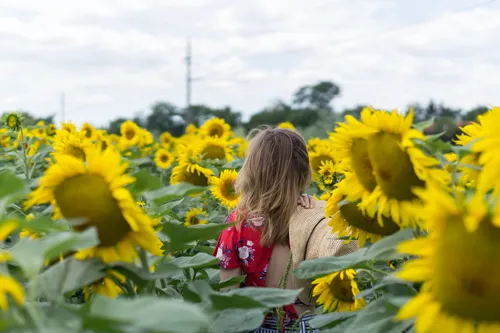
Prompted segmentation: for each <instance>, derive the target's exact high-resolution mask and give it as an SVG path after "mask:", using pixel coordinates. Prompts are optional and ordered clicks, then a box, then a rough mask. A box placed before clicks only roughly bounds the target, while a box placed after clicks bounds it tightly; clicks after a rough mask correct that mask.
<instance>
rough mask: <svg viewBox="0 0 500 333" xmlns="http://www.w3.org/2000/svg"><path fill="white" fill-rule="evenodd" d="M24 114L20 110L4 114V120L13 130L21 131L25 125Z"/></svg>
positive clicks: (6, 125) (7, 126)
mask: <svg viewBox="0 0 500 333" xmlns="http://www.w3.org/2000/svg"><path fill="white" fill-rule="evenodd" d="M23 121H24V116H23V115H22V114H21V113H19V112H9V113H6V114H4V116H3V117H2V122H3V123H4V125H5V127H6V128H8V129H10V130H11V131H15V132H17V131H19V130H20V129H21V127H22V126H23Z"/></svg>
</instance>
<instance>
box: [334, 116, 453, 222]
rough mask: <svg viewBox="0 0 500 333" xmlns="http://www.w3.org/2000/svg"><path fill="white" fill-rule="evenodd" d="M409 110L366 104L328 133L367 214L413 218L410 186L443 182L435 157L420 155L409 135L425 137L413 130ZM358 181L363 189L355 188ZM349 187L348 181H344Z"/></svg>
mask: <svg viewBox="0 0 500 333" xmlns="http://www.w3.org/2000/svg"><path fill="white" fill-rule="evenodd" d="M412 123H413V111H410V112H409V113H408V115H407V116H406V117H403V116H401V115H399V114H398V113H397V111H396V110H394V111H392V112H385V111H383V110H382V111H381V110H374V109H371V108H365V109H364V110H363V111H362V112H361V121H358V120H357V119H355V118H354V117H352V116H347V117H346V122H345V123H340V124H339V126H338V128H337V129H336V131H335V133H332V134H331V135H330V138H331V140H332V142H333V146H334V150H335V151H336V153H337V156H336V157H337V159H338V160H339V161H341V162H340V166H339V169H343V170H347V171H352V173H353V177H351V178H350V179H351V180H352V181H353V184H352V187H353V188H354V187H356V192H357V193H359V194H361V196H360V197H358V198H354V197H352V195H351V199H350V200H349V201H351V202H354V201H357V200H359V199H361V202H360V203H359V207H360V208H361V210H362V211H363V212H365V213H367V214H368V215H369V216H370V217H373V216H374V215H375V214H378V219H379V221H382V219H383V216H386V217H389V218H391V219H392V220H393V221H394V222H396V223H397V224H400V225H412V224H415V223H417V221H416V219H415V216H414V215H413V214H412V211H413V210H414V206H415V205H418V204H419V201H418V200H417V198H416V196H415V194H414V193H413V189H414V188H416V187H417V188H418V187H423V186H424V185H425V183H428V182H430V183H436V184H441V185H443V186H444V185H447V184H449V182H450V181H451V177H450V174H449V173H448V172H446V170H444V169H442V168H441V167H440V163H439V161H438V160H437V159H435V158H433V157H430V156H427V155H425V154H424V153H423V152H422V151H421V150H420V149H419V148H418V147H417V146H415V144H414V142H413V140H416V139H418V140H421V141H425V136H424V135H423V134H422V133H421V132H419V131H418V130H415V129H412ZM359 184H361V186H362V189H363V191H361V192H359V191H358V188H357V187H358V186H359ZM346 186H347V187H351V185H349V186H348V185H347V184H346Z"/></svg>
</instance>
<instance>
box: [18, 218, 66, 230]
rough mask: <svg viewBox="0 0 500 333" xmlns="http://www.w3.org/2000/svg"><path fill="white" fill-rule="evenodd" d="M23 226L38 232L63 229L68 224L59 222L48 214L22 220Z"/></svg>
mask: <svg viewBox="0 0 500 333" xmlns="http://www.w3.org/2000/svg"><path fill="white" fill-rule="evenodd" d="M20 225H21V228H23V229H27V230H30V231H32V232H34V233H36V234H40V233H50V232H54V231H63V230H65V229H67V228H66V226H64V225H62V224H60V223H57V222H56V221H54V220H53V219H51V218H50V217H48V216H46V215H40V216H38V217H36V218H35V219H34V220H31V221H26V220H24V221H20Z"/></svg>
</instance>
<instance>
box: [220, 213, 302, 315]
mask: <svg viewBox="0 0 500 333" xmlns="http://www.w3.org/2000/svg"><path fill="white" fill-rule="evenodd" d="M235 217H236V216H235V212H234V211H233V212H231V214H229V216H228V217H227V219H226V223H232V222H234V221H235ZM264 222H265V219H264V218H263V217H259V216H254V217H251V218H249V219H248V220H246V221H245V222H243V223H242V224H241V227H240V228H236V227H230V228H228V229H225V230H224V231H222V233H221V235H220V236H219V240H218V242H217V246H216V247H215V250H214V256H216V257H217V258H218V259H219V260H220V263H219V266H220V267H221V268H223V269H234V268H238V267H240V268H241V270H242V272H243V274H245V275H246V279H245V282H244V284H245V286H247V287H265V286H266V275H267V269H268V266H269V260H270V259H271V254H272V252H273V246H262V245H261V243H260V240H261V232H262V226H263V225H264ZM285 313H286V317H287V318H286V319H285V321H291V320H296V319H297V314H296V312H295V308H294V307H293V305H288V306H286V307H285Z"/></svg>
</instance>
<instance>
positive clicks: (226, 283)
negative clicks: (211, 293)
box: [210, 275, 246, 290]
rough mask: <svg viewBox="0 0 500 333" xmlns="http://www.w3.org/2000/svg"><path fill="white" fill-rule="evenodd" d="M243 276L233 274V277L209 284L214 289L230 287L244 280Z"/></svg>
mask: <svg viewBox="0 0 500 333" xmlns="http://www.w3.org/2000/svg"><path fill="white" fill-rule="evenodd" d="M245 277H246V275H240V276H234V277H232V278H229V279H226V280H224V281H220V282H217V283H212V284H210V286H211V287H212V288H213V289H214V290H221V289H223V288H226V287H231V286H234V285H239V284H241V283H242V282H243V281H245Z"/></svg>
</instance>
